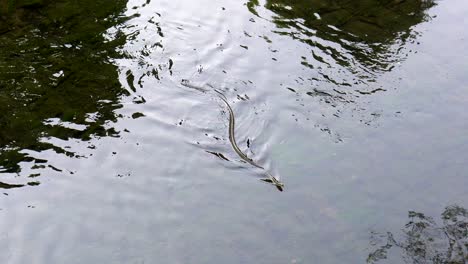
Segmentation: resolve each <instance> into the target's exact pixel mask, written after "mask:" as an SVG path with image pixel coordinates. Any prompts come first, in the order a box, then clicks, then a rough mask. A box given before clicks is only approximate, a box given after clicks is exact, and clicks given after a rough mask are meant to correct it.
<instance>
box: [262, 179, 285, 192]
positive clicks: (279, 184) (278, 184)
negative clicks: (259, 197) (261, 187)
mask: <svg viewBox="0 0 468 264" xmlns="http://www.w3.org/2000/svg"><path fill="white" fill-rule="evenodd" d="M260 180H261V181H264V182H268V183H271V184H273V185H275V187H276V189H278V190H279V191H280V192H282V191H283V188H284V184H283V183H282V182H280V181H279V180H278V179H276V178H275V177H273V176H269V177H268V178H263V179H260Z"/></svg>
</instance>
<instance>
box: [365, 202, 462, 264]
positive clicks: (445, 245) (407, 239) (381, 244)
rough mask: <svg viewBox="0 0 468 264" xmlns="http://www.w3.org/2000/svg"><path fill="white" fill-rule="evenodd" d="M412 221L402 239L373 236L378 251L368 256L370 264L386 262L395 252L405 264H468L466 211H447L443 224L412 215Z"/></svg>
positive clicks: (454, 206)
mask: <svg viewBox="0 0 468 264" xmlns="http://www.w3.org/2000/svg"><path fill="white" fill-rule="evenodd" d="M408 217H409V221H408V223H407V224H406V225H405V226H404V228H403V230H402V232H403V235H402V236H401V238H397V236H396V235H394V234H392V233H391V232H388V233H386V234H380V233H372V237H371V245H372V246H373V247H374V248H375V250H374V251H372V252H371V253H370V254H369V255H368V257H367V263H379V262H383V261H384V260H387V259H389V255H390V254H391V253H393V252H392V251H399V252H400V253H401V254H399V256H401V258H402V259H403V261H404V263H437V264H442V263H451V264H464V263H466V260H468V211H467V210H466V209H465V208H463V207H461V206H458V205H452V206H448V207H446V208H445V210H444V212H443V213H442V214H441V220H442V224H438V223H437V221H435V220H434V219H433V218H431V217H429V216H426V215H424V214H423V213H419V212H414V211H410V212H409V214H408ZM390 260H391V259H390ZM390 263H393V262H390Z"/></svg>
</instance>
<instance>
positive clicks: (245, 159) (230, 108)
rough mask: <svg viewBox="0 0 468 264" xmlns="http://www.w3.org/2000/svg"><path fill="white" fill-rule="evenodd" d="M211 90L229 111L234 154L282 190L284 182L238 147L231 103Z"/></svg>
mask: <svg viewBox="0 0 468 264" xmlns="http://www.w3.org/2000/svg"><path fill="white" fill-rule="evenodd" d="M182 85H184V86H186V87H189V88H194V89H196V90H199V91H202V92H206V91H207V90H206V89H204V88H201V87H198V86H195V85H192V84H190V83H189V82H188V81H182ZM212 88H213V90H214V91H215V92H216V93H217V94H218V97H219V98H220V99H221V100H222V101H223V102H224V104H225V105H226V107H227V109H228V111H229V142H230V143H231V146H232V148H233V149H234V151H235V152H236V154H237V155H238V156H239V157H240V158H241V159H242V160H243V161H245V162H247V163H248V164H250V165H252V166H254V167H256V168H259V169H261V170H263V171H264V172H265V174H266V175H267V178H263V179H261V180H262V181H264V182H268V183H271V184H273V185H274V186H275V187H276V188H277V189H278V190H279V191H283V188H284V184H283V183H282V182H281V181H280V180H278V179H277V178H276V177H274V176H273V175H271V174H270V173H269V172H268V171H267V170H266V169H265V168H264V167H262V166H260V165H259V164H257V163H256V162H255V161H254V160H252V159H251V158H249V157H248V156H247V155H246V154H245V153H244V152H242V150H241V149H240V148H239V146H238V145H237V141H236V137H235V125H236V121H235V116H234V111H233V110H232V107H231V105H230V104H229V102H228V100H227V98H226V97H225V96H224V94H223V93H222V92H220V91H219V90H217V89H215V88H214V87H212Z"/></svg>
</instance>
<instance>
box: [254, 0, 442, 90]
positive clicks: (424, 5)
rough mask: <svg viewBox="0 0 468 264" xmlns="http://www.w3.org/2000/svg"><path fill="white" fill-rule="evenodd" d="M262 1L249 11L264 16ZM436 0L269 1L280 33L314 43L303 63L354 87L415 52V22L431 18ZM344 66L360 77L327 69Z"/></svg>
mask: <svg viewBox="0 0 468 264" xmlns="http://www.w3.org/2000/svg"><path fill="white" fill-rule="evenodd" d="M261 3H262V2H261V1H258V0H250V1H249V2H248V4H247V7H248V8H249V10H250V11H251V12H252V13H253V14H255V15H257V16H261V12H260V10H261ZM434 5H435V2H434V1H433V0H414V1H401V0H365V1H349V0H335V1H324V0H292V1H285V0H266V2H265V4H264V8H265V9H266V10H268V11H271V12H273V14H274V15H273V16H272V18H271V19H272V22H274V23H275V24H276V29H275V30H274V32H275V33H278V34H280V35H285V36H290V37H291V38H293V39H296V40H298V41H300V42H302V43H305V44H307V45H309V46H310V47H311V53H310V54H307V55H304V56H302V58H301V63H302V65H304V66H306V67H309V68H312V69H315V70H317V71H319V72H321V75H322V77H323V78H324V79H325V81H328V82H332V83H334V84H335V85H340V86H351V85H352V84H354V83H359V82H362V81H372V80H373V79H374V78H375V76H377V75H378V74H379V73H382V72H386V71H390V70H391V69H392V68H393V67H394V66H395V63H397V62H399V61H401V60H402V59H404V57H405V56H406V55H407V54H408V52H409V51H405V50H404V46H405V44H406V43H408V42H414V41H415V37H416V36H417V35H418V32H416V31H414V29H413V27H414V26H415V25H417V24H419V23H421V22H424V21H427V20H428V19H429V17H428V15H427V14H426V11H427V10H428V9H429V8H430V7H432V6H434ZM335 66H341V67H344V68H346V69H347V70H348V71H349V72H351V73H352V74H353V76H354V77H358V78H356V79H352V80H346V81H345V82H342V81H341V80H338V79H337V78H336V76H329V75H327V72H325V71H322V69H323V68H327V67H335Z"/></svg>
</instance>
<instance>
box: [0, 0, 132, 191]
mask: <svg viewBox="0 0 468 264" xmlns="http://www.w3.org/2000/svg"><path fill="white" fill-rule="evenodd" d="M126 2H127V1H115V0H104V1H90V0H83V1H65V0H63V1H34V0H32V1H2V3H3V4H1V5H0V10H1V12H0V14H1V18H0V127H1V129H0V173H20V172H21V170H22V168H21V165H20V162H29V163H35V164H38V165H40V164H42V163H47V161H45V160H40V159H38V158H37V157H33V156H32V155H31V154H27V153H25V150H27V151H35V152H41V151H44V150H54V151H55V152H56V153H62V154H65V155H68V156H71V157H73V156H75V155H76V154H75V153H74V152H73V151H72V150H71V149H64V148H63V147H61V146H57V145H54V144H52V143H49V142H45V141H44V140H43V139H47V138H58V139H61V140H69V139H78V140H82V141H87V140H90V139H91V138H93V137H106V136H113V137H116V136H119V133H118V132H117V131H115V130H114V129H113V128H112V127H111V126H110V125H109V122H110V123H112V122H114V121H116V120H117V118H118V116H117V114H116V113H115V110H116V109H118V108H120V107H121V106H120V105H119V99H120V98H121V97H122V96H125V95H126V94H127V93H128V92H127V91H126V90H125V89H124V88H122V86H121V84H120V83H119V81H118V72H117V68H116V66H114V65H113V64H112V63H111V59H113V58H116V57H117V56H118V54H117V53H116V47H118V46H119V45H121V44H122V43H124V42H125V38H124V37H121V38H117V39H115V40H112V41H110V40H107V39H105V37H104V33H105V32H106V30H107V29H108V28H109V27H112V26H114V25H116V24H118V23H122V22H123V21H124V19H125V18H124V17H122V16H121V14H122V12H123V11H124V9H125V7H126ZM39 167H45V165H41V166H39ZM58 171H60V170H59V169H58ZM2 186H6V185H4V184H2V185H0V188H3V187H2Z"/></svg>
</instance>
